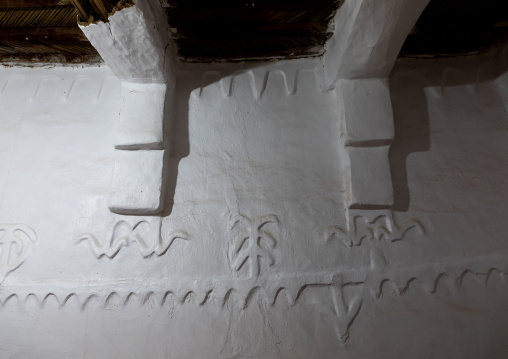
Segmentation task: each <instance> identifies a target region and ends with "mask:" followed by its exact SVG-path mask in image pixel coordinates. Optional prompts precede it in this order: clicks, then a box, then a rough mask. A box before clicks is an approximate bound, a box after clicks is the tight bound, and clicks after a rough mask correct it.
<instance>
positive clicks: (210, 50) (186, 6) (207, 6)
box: [167, 0, 342, 62]
mask: <svg viewBox="0 0 508 359" xmlns="http://www.w3.org/2000/svg"><path fill="white" fill-rule="evenodd" d="M167 3H168V6H169V7H168V8H167V14H168V22H169V26H170V29H171V34H172V37H173V39H174V41H175V43H176V45H177V47H178V52H179V55H180V56H181V58H182V59H184V60H185V61H191V62H196V61H197V62H210V61H238V60H245V59H247V60H249V59H259V58H297V57H308V56H317V55H320V54H322V53H323V47H324V44H325V43H326V40H328V39H329V38H330V36H331V35H332V33H331V31H330V29H329V23H330V20H332V19H333V16H334V15H335V12H336V11H337V9H338V8H339V6H340V4H341V3H342V0H313V1H308V0H248V1H247V0H244V1H238V0H216V1H210V0H168V1H167Z"/></svg>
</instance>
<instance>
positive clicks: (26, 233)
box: [0, 224, 37, 283]
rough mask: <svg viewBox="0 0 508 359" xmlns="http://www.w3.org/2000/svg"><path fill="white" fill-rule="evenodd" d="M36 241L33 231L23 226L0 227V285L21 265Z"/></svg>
mask: <svg viewBox="0 0 508 359" xmlns="http://www.w3.org/2000/svg"><path fill="white" fill-rule="evenodd" d="M36 241H37V235H36V233H35V231H34V230H33V229H32V228H30V227H29V226H27V225H25V224H1V225H0V283H2V282H3V280H4V279H5V277H6V276H7V274H8V273H9V272H12V271H13V270H15V269H16V268H18V267H19V266H20V265H22V264H23V262H24V261H25V259H26V258H27V256H28V254H29V253H30V249H31V247H32V245H33V244H34V243H35V242H36Z"/></svg>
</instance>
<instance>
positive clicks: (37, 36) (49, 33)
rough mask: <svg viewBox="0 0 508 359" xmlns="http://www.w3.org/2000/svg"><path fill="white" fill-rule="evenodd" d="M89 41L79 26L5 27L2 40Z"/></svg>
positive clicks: (1, 36)
mask: <svg viewBox="0 0 508 359" xmlns="http://www.w3.org/2000/svg"><path fill="white" fill-rule="evenodd" d="M44 40H58V41H88V39H87V38H86V36H85V35H84V34H83V32H82V31H81V30H80V29H79V28H78V27H39V28H34V27H4V28H2V31H0V42H1V41H27V42H29V41H44Z"/></svg>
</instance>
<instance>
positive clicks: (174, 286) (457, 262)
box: [0, 248, 508, 344]
mask: <svg viewBox="0 0 508 359" xmlns="http://www.w3.org/2000/svg"><path fill="white" fill-rule="evenodd" d="M333 273H334V274H333ZM468 275H471V276H473V277H474V278H477V279H479V278H482V279H483V280H487V281H488V280H489V278H490V277H492V276H494V275H498V276H499V278H500V280H502V281H503V282H504V283H506V277H507V276H508V256H489V257H478V258H455V259H449V260H447V261H442V262H435V263H427V264H414V265H388V262H387V261H386V258H385V257H384V254H383V253H382V252H381V251H380V250H379V249H378V248H373V249H372V250H371V263H370V265H369V266H367V267H361V268H336V269H335V270H331V271H330V272H327V273H308V274H300V275H297V274H296V275H295V274H292V275H286V276H284V275H278V276H275V277H273V278H270V280H260V279H259V278H252V279H247V280H245V279H232V278H222V279H220V278H215V279H204V278H200V279H196V278H193V279H186V278H178V279H171V278H168V279H167V280H165V283H163V284H158V285H155V284H150V286H147V285H146V284H145V283H143V282H141V281H140V282H136V283H135V284H134V285H133V287H134V288H137V289H136V290H135V291H133V290H132V289H131V287H130V286H131V285H132V284H126V283H116V284H115V286H116V289H115V290H111V289H109V288H111V286H110V285H108V284H93V283H90V284H85V283H83V284H82V285H77V286H76V287H75V288H72V289H64V288H50V287H49V286H47V285H44V284H37V283H36V284H31V285H27V286H26V287H25V286H22V285H18V286H16V287H12V288H2V290H1V291H0V298H3V299H0V306H5V305H6V304H7V303H8V302H9V301H10V300H12V299H14V298H18V300H23V301H25V302H26V300H28V299H29V298H30V297H33V298H34V299H35V300H36V301H37V302H38V303H39V305H40V306H41V307H43V306H44V305H45V303H46V302H47V301H48V300H49V299H50V298H53V299H54V300H56V302H57V303H58V305H59V306H60V307H64V306H66V305H67V304H68V303H69V302H71V299H74V300H75V301H77V303H78V305H79V307H80V308H81V310H84V309H85V308H86V307H87V306H88V305H89V304H90V303H91V302H98V303H100V305H103V306H104V307H106V306H107V305H108V304H109V302H110V301H111V300H112V299H113V298H115V297H116V298H117V299H118V300H119V301H120V302H121V303H123V305H126V304H128V303H129V302H130V301H131V300H133V299H134V298H138V300H139V301H140V302H141V304H145V303H146V302H147V301H148V300H149V299H150V298H154V299H155V300H156V301H157V303H159V304H160V305H161V306H162V305H164V303H165V302H166V301H168V300H170V299H172V300H173V301H174V302H175V303H179V304H181V305H184V304H186V303H190V302H197V303H198V304H199V305H200V306H202V305H205V304H210V303H216V304H218V305H219V306H222V307H224V306H226V304H227V303H229V302H231V301H232V302H233V303H236V305H238V306H240V308H242V309H247V308H248V307H249V305H250V304H251V303H252V302H253V301H255V300H257V301H263V302H265V303H267V304H268V305H271V306H273V305H276V303H277V301H278V300H279V298H281V295H282V293H285V296H286V298H287V300H288V302H289V304H290V305H292V306H294V305H296V304H298V302H299V300H300V298H301V296H302V293H303V292H304V291H305V290H309V289H312V288H316V287H321V288H323V287H328V288H330V295H331V296H332V298H331V299H332V300H333V303H334V309H335V314H336V316H337V320H336V331H337V336H338V339H339V340H340V341H341V343H343V344H346V343H347V342H348V340H349V331H350V328H351V326H352V325H353V324H354V320H355V319H356V318H357V316H358V314H359V313H360V310H361V308H362V303H363V300H365V299H368V297H369V296H368V295H366V293H368V289H370V292H371V293H372V296H371V297H372V298H373V299H377V298H380V297H381V296H382V295H383V291H384V288H385V286H386V285H387V284H388V283H391V284H393V288H394V289H395V293H396V294H397V295H399V296H402V295H404V294H405V293H406V292H407V290H408V289H409V287H410V286H411V285H414V284H416V283H419V284H421V285H422V286H423V287H424V288H426V290H427V292H428V293H429V294H434V293H436V292H437V290H438V284H439V283H441V282H442V281H443V279H444V278H446V277H449V278H451V279H452V280H449V281H445V282H443V284H445V285H446V286H447V287H448V288H450V289H453V287H455V288H459V287H460V286H462V284H463V282H464V278H465V277H466V276H468ZM348 285H359V286H362V288H363V289H364V290H362V292H361V294H360V295H358V296H356V297H354V298H353V299H352V300H350V301H347V300H345V298H344V295H343V289H344V288H345V287H346V286H348ZM37 287H38V288H37ZM365 289H367V290H365Z"/></svg>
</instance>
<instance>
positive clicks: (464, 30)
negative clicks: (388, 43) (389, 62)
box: [400, 0, 508, 57]
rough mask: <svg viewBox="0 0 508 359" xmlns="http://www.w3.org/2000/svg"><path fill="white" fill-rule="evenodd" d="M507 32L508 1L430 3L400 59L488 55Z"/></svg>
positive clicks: (442, 1)
mask: <svg viewBox="0 0 508 359" xmlns="http://www.w3.org/2000/svg"><path fill="white" fill-rule="evenodd" d="M507 28H508V0H431V1H430V3H429V5H428V6H427V8H426V9H425V11H424V12H423V14H422V15H421V16H420V18H419V20H418V22H417V23H416V26H415V28H414V29H413V31H412V32H411V34H410V35H409V36H408V37H407V39H406V42H405V44H404V46H403V47H402V51H401V54H400V56H402V57H436V56H457V55H470V54H477V53H482V52H485V51H488V50H489V49H491V48H492V46H495V45H496V42H497V41H498V40H499V39H500V35H501V34H502V33H503V32H505V30H506V29H507Z"/></svg>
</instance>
